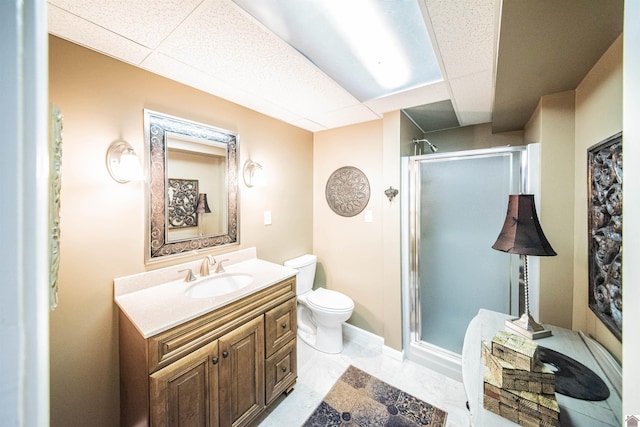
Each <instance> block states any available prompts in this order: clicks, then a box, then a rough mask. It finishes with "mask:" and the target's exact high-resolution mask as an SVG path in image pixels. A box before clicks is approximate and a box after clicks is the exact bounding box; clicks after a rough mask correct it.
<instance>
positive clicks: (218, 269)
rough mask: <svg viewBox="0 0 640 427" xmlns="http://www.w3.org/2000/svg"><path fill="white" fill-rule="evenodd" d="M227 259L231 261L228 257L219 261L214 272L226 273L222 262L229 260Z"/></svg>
mask: <svg viewBox="0 0 640 427" xmlns="http://www.w3.org/2000/svg"><path fill="white" fill-rule="evenodd" d="M227 261H229V260H228V259H223V260H220V261H218V262H217V263H216V269H215V271H214V273H224V268H223V267H222V263H223V262H227Z"/></svg>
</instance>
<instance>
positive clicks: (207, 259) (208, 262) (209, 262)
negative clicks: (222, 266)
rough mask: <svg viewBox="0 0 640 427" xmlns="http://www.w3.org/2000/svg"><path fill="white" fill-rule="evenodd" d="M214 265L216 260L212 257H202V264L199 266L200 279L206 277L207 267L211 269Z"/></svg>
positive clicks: (207, 273)
mask: <svg viewBox="0 0 640 427" xmlns="http://www.w3.org/2000/svg"><path fill="white" fill-rule="evenodd" d="M215 263H216V260H215V258H214V257H213V255H207V256H206V257H204V259H203V260H202V264H200V277H203V276H208V275H209V267H211V266H212V265H214V264H215Z"/></svg>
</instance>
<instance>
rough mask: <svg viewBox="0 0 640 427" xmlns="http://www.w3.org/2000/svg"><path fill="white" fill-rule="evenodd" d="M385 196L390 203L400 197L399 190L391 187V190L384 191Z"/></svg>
mask: <svg viewBox="0 0 640 427" xmlns="http://www.w3.org/2000/svg"><path fill="white" fill-rule="evenodd" d="M384 195H385V196H387V198H388V199H389V202H391V201H392V200H393V198H394V197H396V196H397V195H398V190H396V189H395V188H393V187H391V186H390V187H389V188H387V189H386V190H384Z"/></svg>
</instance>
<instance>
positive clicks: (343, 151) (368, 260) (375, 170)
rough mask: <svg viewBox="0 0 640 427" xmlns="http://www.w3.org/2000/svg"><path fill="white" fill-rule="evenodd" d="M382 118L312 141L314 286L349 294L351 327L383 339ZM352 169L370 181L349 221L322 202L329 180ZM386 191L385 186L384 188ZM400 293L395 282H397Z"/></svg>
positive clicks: (325, 133)
mask: <svg viewBox="0 0 640 427" xmlns="http://www.w3.org/2000/svg"><path fill="white" fill-rule="evenodd" d="M382 150H383V120H376V121H371V122H367V123H363V124H358V125H353V126H348V127H343V128H339V129H333V130H328V131H323V132H317V133H315V134H314V142H313V204H314V218H313V251H314V253H315V254H316V255H317V256H318V272H317V273H316V284H315V286H316V287H326V288H328V289H333V290H337V291H339V292H342V293H344V294H346V295H348V296H350V297H351V298H352V299H353V301H354V303H355V310H354V313H353V315H352V316H351V319H350V320H349V323H351V324H353V325H354V326H357V327H359V328H363V329H365V330H367V331H369V332H372V333H374V334H377V335H380V336H383V335H384V321H383V316H382V315H381V313H383V312H384V309H385V307H384V300H383V292H384V280H383V271H384V270H383V267H384V265H383V264H384V251H383V244H382V243H383V223H382V222H383V221H382V220H383V212H382V209H383V204H382V203H383V198H384V201H385V202H386V203H388V201H387V200H386V197H385V196H384V193H383V192H384V188H383V187H384V185H385V184H386V183H385V182H383V180H382V171H383V159H382ZM343 166H353V167H356V168H358V169H360V170H361V171H362V172H363V173H364V174H365V175H366V176H367V179H368V180H369V185H370V188H371V196H370V199H369V203H368V205H367V207H366V209H367V210H371V211H372V214H373V221H372V222H365V221H364V212H361V213H360V214H358V215H355V216H352V217H343V216H340V215H337V214H336V213H334V212H333V211H332V210H331V208H330V207H329V205H328V204H327V202H326V199H325V186H326V184H327V179H328V178H329V176H330V175H331V174H332V173H333V172H334V171H335V170H336V169H338V168H340V167H343ZM387 188H388V186H387ZM397 286H398V289H399V278H398V281H397Z"/></svg>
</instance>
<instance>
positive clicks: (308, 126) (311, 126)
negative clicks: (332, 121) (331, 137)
mask: <svg viewBox="0 0 640 427" xmlns="http://www.w3.org/2000/svg"><path fill="white" fill-rule="evenodd" d="M290 124H291V125H293V126H296V127H299V128H301V129H305V130H308V131H309V132H320V131H321V130H327V129H328V128H326V127H324V126H322V125H320V124H318V123H316V122H314V121H312V120H309V119H300V120H296V121H293V122H291V123H290Z"/></svg>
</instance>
